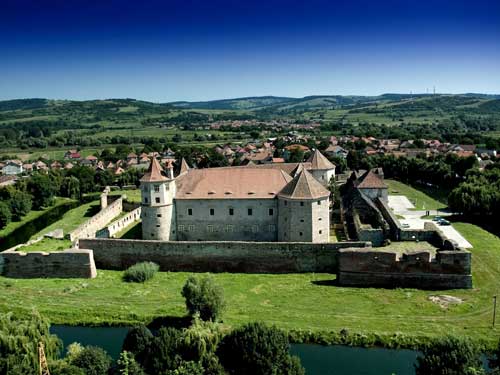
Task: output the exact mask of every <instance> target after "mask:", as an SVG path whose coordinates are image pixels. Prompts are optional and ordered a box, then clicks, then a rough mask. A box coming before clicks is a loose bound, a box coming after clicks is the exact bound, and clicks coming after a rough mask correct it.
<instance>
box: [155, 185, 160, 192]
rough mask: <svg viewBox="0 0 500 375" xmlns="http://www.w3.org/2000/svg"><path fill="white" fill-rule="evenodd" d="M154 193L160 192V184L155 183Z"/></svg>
mask: <svg viewBox="0 0 500 375" xmlns="http://www.w3.org/2000/svg"><path fill="white" fill-rule="evenodd" d="M154 187H155V193H159V192H160V185H155V186H154Z"/></svg>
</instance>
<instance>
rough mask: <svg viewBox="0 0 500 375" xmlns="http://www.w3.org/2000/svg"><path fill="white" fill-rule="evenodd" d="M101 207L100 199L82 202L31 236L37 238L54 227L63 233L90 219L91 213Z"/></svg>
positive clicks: (94, 212)
mask: <svg viewBox="0 0 500 375" xmlns="http://www.w3.org/2000/svg"><path fill="white" fill-rule="evenodd" d="M100 207H101V203H100V201H92V202H89V203H85V204H82V205H81V206H78V207H76V208H74V209H72V210H69V211H68V212H66V213H65V214H64V215H63V217H62V218H61V219H60V220H58V221H56V222H54V223H52V224H51V225H49V226H48V227H46V228H45V229H43V230H42V231H40V232H38V233H36V234H35V235H33V236H32V237H31V238H32V239H34V238H38V237H40V236H42V235H44V234H46V233H48V232H51V231H53V230H55V229H62V230H63V231H64V234H65V235H66V234H67V233H69V232H71V231H72V230H74V229H76V228H78V226H79V225H81V224H83V223H84V222H85V221H87V220H88V219H90V218H91V217H92V216H93V215H95V214H96V213H97V212H99V210H100Z"/></svg>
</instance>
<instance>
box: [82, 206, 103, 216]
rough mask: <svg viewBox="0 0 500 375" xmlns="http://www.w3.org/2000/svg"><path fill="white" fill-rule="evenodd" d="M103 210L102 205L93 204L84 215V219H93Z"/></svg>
mask: <svg viewBox="0 0 500 375" xmlns="http://www.w3.org/2000/svg"><path fill="white" fill-rule="evenodd" d="M100 210H101V205H100V203H96V204H93V205H91V206H90V207H89V208H88V209H87V211H86V212H85V215H83V216H84V217H92V216H94V215H95V214H97V213H98V212H99V211H100Z"/></svg>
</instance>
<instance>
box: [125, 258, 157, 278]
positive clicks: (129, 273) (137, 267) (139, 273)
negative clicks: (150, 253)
mask: <svg viewBox="0 0 500 375" xmlns="http://www.w3.org/2000/svg"><path fill="white" fill-rule="evenodd" d="M159 269H160V267H159V266H158V265H157V264H156V263H153V262H142V263H137V264H134V265H133V266H132V267H129V268H128V269H127V270H126V271H125V273H124V274H123V280H124V281H126V282H129V283H130V282H133V283H143V282H145V281H148V280H149V279H151V278H153V276H154V275H155V273H156V272H158V270H159Z"/></svg>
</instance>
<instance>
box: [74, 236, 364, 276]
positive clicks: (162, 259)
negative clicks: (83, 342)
mask: <svg viewBox="0 0 500 375" xmlns="http://www.w3.org/2000/svg"><path fill="white" fill-rule="evenodd" d="M80 246H81V247H84V248H87V249H93V250H94V259H95V262H96V266H97V267H98V268H104V269H117V270H122V269H125V268H127V267H129V266H131V265H133V264H135V263H137V262H141V261H152V262H155V263H158V264H159V265H160V269H161V270H162V271H189V272H249V273H250V272H252V273H289V272H331V273H335V272H336V271H337V253H338V249H340V248H346V247H351V248H352V247H356V248H360V247H365V246H369V243H366V242H339V243H304V242H301V243H297V242H294V243H291V242H239V241H234V242H215V241H207V242H197V241H172V242H167V241H144V240H118V239H81V240H80Z"/></svg>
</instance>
